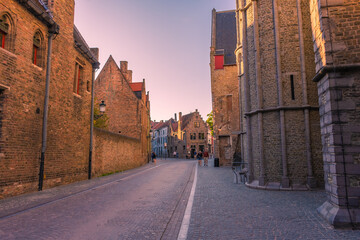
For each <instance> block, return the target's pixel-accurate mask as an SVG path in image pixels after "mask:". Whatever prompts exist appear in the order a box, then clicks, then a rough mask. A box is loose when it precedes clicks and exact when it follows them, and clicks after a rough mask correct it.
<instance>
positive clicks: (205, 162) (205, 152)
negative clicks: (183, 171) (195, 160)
mask: <svg viewBox="0 0 360 240" xmlns="http://www.w3.org/2000/svg"><path fill="white" fill-rule="evenodd" d="M208 160H209V152H208V151H207V149H205V151H204V166H206V167H207V166H208Z"/></svg>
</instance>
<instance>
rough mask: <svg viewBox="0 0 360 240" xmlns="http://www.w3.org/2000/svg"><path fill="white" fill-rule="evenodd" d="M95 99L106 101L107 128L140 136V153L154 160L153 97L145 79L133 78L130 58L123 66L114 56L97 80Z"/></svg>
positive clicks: (127, 135)
mask: <svg viewBox="0 0 360 240" xmlns="http://www.w3.org/2000/svg"><path fill="white" fill-rule="evenodd" d="M94 89H95V99H96V101H97V102H96V103H95V104H99V103H100V102H101V101H104V102H105V104H106V114H107V116H108V118H109V119H108V127H107V129H106V130H107V131H109V132H112V133H114V134H119V135H122V136H126V137H130V138H134V139H138V140H140V143H141V144H140V146H141V147H140V148H139V149H138V151H139V155H137V156H138V157H140V158H141V159H142V160H143V162H147V161H149V160H150V151H151V149H150V144H151V143H150V142H151V139H150V101H149V93H146V89H145V80H143V81H142V82H133V81H132V71H131V70H129V69H128V63H127V62H126V61H121V62H120V68H119V67H118V65H117V64H116V62H115V61H114V58H113V57H112V56H110V57H109V58H108V60H107V62H106V64H105V65H104V67H103V68H102V70H101V72H100V73H99V75H98V77H97V78H96V80H95V84H94Z"/></svg>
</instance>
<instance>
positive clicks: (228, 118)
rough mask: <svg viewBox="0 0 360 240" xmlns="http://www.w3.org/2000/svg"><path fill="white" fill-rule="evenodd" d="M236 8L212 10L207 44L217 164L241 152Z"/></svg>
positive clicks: (227, 163)
mask: <svg viewBox="0 0 360 240" xmlns="http://www.w3.org/2000/svg"><path fill="white" fill-rule="evenodd" d="M235 49H236V16H235V10H233V11H224V12H216V10H215V9H213V11H212V33H211V48H210V69H211V94H212V108H213V122H214V125H213V127H214V145H215V146H214V152H215V157H216V158H219V160H220V165H230V164H231V162H232V160H233V155H234V154H235V152H238V153H240V152H241V147H240V141H239V139H240V118H239V116H240V107H239V80H238V71H237V65H236V56H235V53H234V52H235Z"/></svg>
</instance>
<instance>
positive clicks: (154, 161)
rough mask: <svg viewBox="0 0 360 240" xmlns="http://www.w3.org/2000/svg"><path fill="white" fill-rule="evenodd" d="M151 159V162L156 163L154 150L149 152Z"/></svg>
mask: <svg viewBox="0 0 360 240" xmlns="http://www.w3.org/2000/svg"><path fill="white" fill-rule="evenodd" d="M151 159H152V162H153V163H154V164H156V154H155V152H152V154H151Z"/></svg>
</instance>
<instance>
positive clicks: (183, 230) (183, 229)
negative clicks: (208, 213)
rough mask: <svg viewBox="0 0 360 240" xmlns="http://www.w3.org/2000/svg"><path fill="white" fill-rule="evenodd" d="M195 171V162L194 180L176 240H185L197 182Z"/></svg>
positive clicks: (196, 169) (196, 168)
mask: <svg viewBox="0 0 360 240" xmlns="http://www.w3.org/2000/svg"><path fill="white" fill-rule="evenodd" d="M197 171H198V164H196V167H195V176H194V182H193V185H192V188H191V192H190V196H189V200H188V203H187V205H186V210H185V214H184V218H183V220H182V223H181V228H180V231H179V235H178V238H177V239H178V240H186V238H187V235H188V231H189V225H190V218H191V210H192V206H193V203H194V196H195V189H196V183H197Z"/></svg>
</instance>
